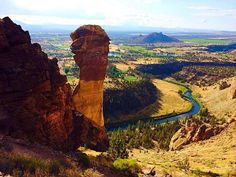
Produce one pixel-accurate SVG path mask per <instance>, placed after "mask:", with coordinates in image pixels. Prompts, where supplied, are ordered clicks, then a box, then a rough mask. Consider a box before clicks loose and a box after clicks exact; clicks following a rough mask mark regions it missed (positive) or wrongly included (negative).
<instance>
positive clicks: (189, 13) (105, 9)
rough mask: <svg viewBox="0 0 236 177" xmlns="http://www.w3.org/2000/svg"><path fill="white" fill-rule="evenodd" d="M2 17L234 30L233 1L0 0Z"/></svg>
mask: <svg viewBox="0 0 236 177" xmlns="http://www.w3.org/2000/svg"><path fill="white" fill-rule="evenodd" d="M4 16H9V17H10V18H12V19H13V20H14V21H20V22H22V23H25V24H33V25H48V24H52V25H83V24H98V25H101V26H113V27H122V26H123V27H124V26H126V27H129V26H132V27H137V28H142V27H165V28H190V29H210V30H225V31H236V0H39V1H35V0H0V18H2V17H4Z"/></svg>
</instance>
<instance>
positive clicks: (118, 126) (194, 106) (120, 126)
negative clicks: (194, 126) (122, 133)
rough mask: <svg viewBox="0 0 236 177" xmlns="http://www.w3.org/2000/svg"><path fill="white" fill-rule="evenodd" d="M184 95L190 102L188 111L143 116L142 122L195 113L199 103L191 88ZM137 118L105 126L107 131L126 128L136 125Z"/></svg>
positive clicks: (172, 118) (198, 108) (170, 118)
mask: <svg viewBox="0 0 236 177" xmlns="http://www.w3.org/2000/svg"><path fill="white" fill-rule="evenodd" d="M184 95H185V97H186V98H187V99H188V100H189V101H190V102H191V103H192V108H191V110H189V111H188V112H185V113H180V114H177V115H167V116H163V117H146V118H143V119H142V121H144V122H148V121H152V122H153V123H154V124H162V123H165V122H168V121H174V120H177V119H183V118H186V117H188V116H192V115H195V114H197V113H198V112H199V110H200V105H199V104H198V103H197V102H196V101H195V100H194V99H193V97H192V92H191V90H188V91H187V92H185V93H184ZM139 120H140V119H139ZM139 120H130V121H126V122H121V123H115V124H110V125H109V126H106V129H107V131H114V130H117V129H127V128H128V126H129V125H135V126H137V124H138V121H139Z"/></svg>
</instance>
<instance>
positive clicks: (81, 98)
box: [71, 25, 110, 129]
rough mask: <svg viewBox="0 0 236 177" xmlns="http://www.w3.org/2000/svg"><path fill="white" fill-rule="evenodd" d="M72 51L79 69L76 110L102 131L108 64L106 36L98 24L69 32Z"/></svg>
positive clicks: (74, 102) (107, 40)
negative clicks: (104, 87) (104, 90)
mask: <svg viewBox="0 0 236 177" xmlns="http://www.w3.org/2000/svg"><path fill="white" fill-rule="evenodd" d="M71 38H72V40H73V43H72V45H71V50H72V52H73V53H74V54H75V56H74V59H75V62H76V63H77V64H78V66H79V67H80V81H79V85H78V86H77V88H76V89H75V91H74V93H73V104H74V106H75V109H76V111H78V112H80V113H82V114H83V115H84V116H85V117H86V118H87V119H88V120H89V121H91V122H92V123H93V124H94V125H95V126H97V127H98V128H101V129H104V118H103V82H104V79H105V74H106V68H107V63H108V59H107V58H108V52H109V41H110V39H109V37H108V36H107V34H106V32H105V31H104V30H103V29H102V28H101V27H100V26H97V25H85V26H81V27H80V28H78V29H77V30H76V31H74V32H73V33H71Z"/></svg>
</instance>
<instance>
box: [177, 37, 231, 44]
mask: <svg viewBox="0 0 236 177" xmlns="http://www.w3.org/2000/svg"><path fill="white" fill-rule="evenodd" d="M179 40H181V41H183V42H189V43H194V44H199V45H224V44H230V43H231V42H232V41H230V40H227V39H202V38H190V39H179Z"/></svg>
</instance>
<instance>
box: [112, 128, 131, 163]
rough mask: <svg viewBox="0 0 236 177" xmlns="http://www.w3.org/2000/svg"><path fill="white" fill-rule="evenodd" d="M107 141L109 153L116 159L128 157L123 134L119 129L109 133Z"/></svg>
mask: <svg viewBox="0 0 236 177" xmlns="http://www.w3.org/2000/svg"><path fill="white" fill-rule="evenodd" d="M109 143H110V147H109V153H110V154H111V155H112V156H113V157H114V158H116V159H117V158H127V157H128V152H127V149H126V142H125V136H124V134H123V133H122V132H121V131H120V130H118V131H116V132H113V133H112V134H111V138H110V141H109Z"/></svg>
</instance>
